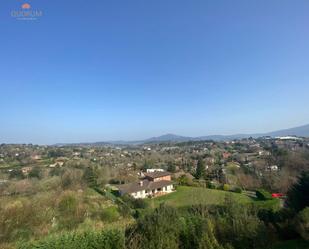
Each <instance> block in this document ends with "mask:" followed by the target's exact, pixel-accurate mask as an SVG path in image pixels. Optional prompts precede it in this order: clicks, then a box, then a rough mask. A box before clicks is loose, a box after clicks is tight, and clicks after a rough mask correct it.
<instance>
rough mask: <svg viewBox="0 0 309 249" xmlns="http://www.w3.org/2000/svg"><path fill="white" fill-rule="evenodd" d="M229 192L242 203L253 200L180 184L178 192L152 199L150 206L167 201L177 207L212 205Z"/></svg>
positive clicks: (239, 195)
mask: <svg viewBox="0 0 309 249" xmlns="http://www.w3.org/2000/svg"><path fill="white" fill-rule="evenodd" d="M227 194H229V195H231V196H232V198H233V199H234V200H236V201H237V202H240V203H249V202H252V198H250V197H248V196H246V195H244V194H238V193H231V192H226V191H222V190H215V189H207V188H201V187H187V186H178V187H177V190H176V192H174V193H171V194H167V195H164V196H160V197H156V198H153V199H150V200H149V202H150V206H151V207H154V208H155V207H158V206H159V205H160V204H161V203H166V204H168V205H171V206H175V207H182V206H189V205H194V204H206V205H212V204H220V203H223V202H224V198H225V196H226V195H227Z"/></svg>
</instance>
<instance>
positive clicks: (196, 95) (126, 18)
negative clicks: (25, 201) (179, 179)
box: [0, 0, 309, 144]
mask: <svg viewBox="0 0 309 249" xmlns="http://www.w3.org/2000/svg"><path fill="white" fill-rule="evenodd" d="M23 3H25V1H18V0H2V1H1V2H0V7H1V8H0V20H1V23H0V42H1V43H0V44H1V47H0V110H1V115H0V142H6V143H21V142H24V143H29V142H31V143H39V144H46V143H47V144H51V143H57V142H81V141H82V142H86V141H101V140H114V139H115V140H118V139H127V140H131V139H132V140H135V139H142V138H147V137H151V136H157V135H161V134H164V133H176V134H180V135H186V136H199V135H209V134H233V133H251V132H252V133H255V132H264V131H272V130H276V129H281V128H289V127H293V126H298V125H302V124H306V123H309V108H308V107H309V97H308V96H309V59H308V58H309V14H308V13H309V1H307V0H303V1H302V0H298V1H292V0H272V1H269V0H258V1H257V0H252V1H247V0H244V1H241V0H235V1H230V0H227V1H224V0H218V1H217V0H216V1H215V0H212V1H206V0H194V1H189V0H186V1H183V0H156V1H145V0H140V1H137V0H132V1H119V0H115V1H106V0H100V1H99V0H97V1H92V0H90V1H81V0H76V1H58V0H56V1H49V0H29V1H28V3H29V4H30V5H31V6H32V9H33V10H35V9H36V10H41V11H43V16H42V17H40V18H39V19H38V20H33V21H29V20H27V21H26V20H16V19H14V18H13V17H12V16H11V11H12V10H18V9H20V6H21V5H22V4H23Z"/></svg>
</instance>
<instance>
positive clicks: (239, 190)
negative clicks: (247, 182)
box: [232, 187, 242, 194]
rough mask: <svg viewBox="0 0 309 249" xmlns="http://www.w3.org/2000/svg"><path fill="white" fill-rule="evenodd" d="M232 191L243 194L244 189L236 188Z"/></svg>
mask: <svg viewBox="0 0 309 249" xmlns="http://www.w3.org/2000/svg"><path fill="white" fill-rule="evenodd" d="M232 191H233V192H235V193H239V194H240V193H241V192H242V189H241V188H240V187H234V188H233V189H232Z"/></svg>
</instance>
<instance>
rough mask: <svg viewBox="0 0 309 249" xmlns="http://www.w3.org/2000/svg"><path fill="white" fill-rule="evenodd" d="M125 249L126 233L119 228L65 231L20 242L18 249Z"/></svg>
mask: <svg viewBox="0 0 309 249" xmlns="http://www.w3.org/2000/svg"><path fill="white" fill-rule="evenodd" d="M33 248H36V249H63V248H65V249H77V248H79V249H89V248H91V249H124V233H123V232H121V231H119V230H108V231H101V232H94V231H91V232H85V233H65V234H63V235H60V236H50V237H48V238H46V239H43V240H40V241H35V242H30V243H19V245H18V246H17V249H33Z"/></svg>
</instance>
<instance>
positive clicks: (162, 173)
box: [144, 171, 172, 178]
mask: <svg viewBox="0 0 309 249" xmlns="http://www.w3.org/2000/svg"><path fill="white" fill-rule="evenodd" d="M144 175H145V176H148V177H151V178H158V177H163V176H170V175H172V174H171V173H170V172H167V171H155V172H151V173H144Z"/></svg>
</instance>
